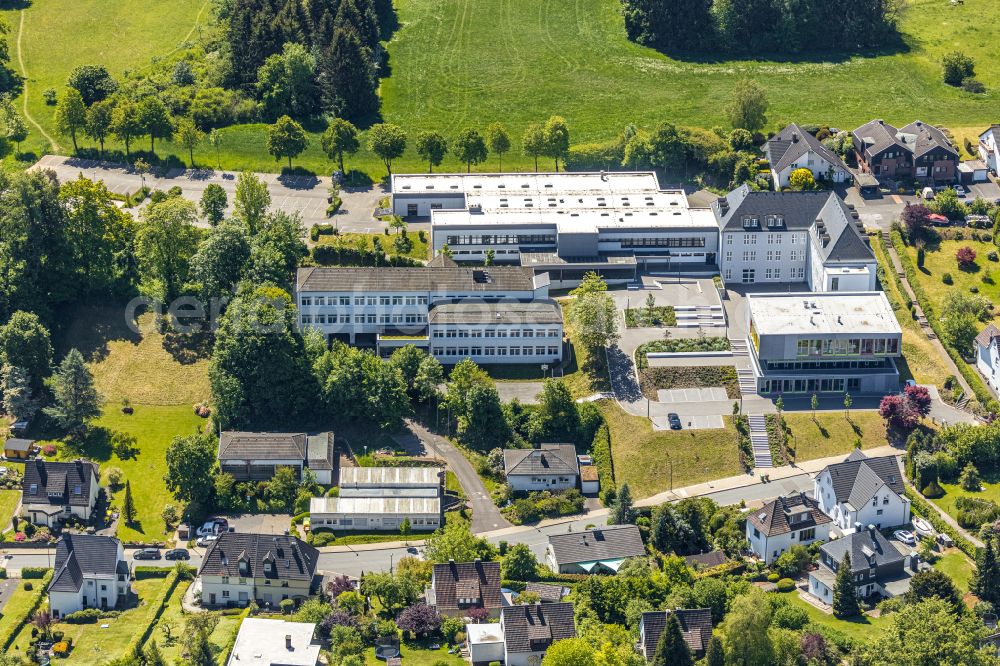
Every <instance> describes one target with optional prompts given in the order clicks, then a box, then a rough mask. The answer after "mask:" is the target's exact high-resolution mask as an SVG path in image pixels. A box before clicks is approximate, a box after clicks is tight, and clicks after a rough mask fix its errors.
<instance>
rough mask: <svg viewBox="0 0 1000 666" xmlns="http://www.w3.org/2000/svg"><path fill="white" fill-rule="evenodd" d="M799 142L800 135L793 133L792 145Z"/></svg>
mask: <svg viewBox="0 0 1000 666" xmlns="http://www.w3.org/2000/svg"><path fill="white" fill-rule="evenodd" d="M798 142H799V133H798V132H792V143H798Z"/></svg>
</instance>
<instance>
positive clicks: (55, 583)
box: [48, 533, 131, 620]
mask: <svg viewBox="0 0 1000 666" xmlns="http://www.w3.org/2000/svg"><path fill="white" fill-rule="evenodd" d="M54 572H55V573H53V575H52V582H51V583H49V589H48V595H49V611H50V612H51V613H52V618H53V619H55V620H59V619H62V618H65V617H66V616H67V615H69V614H70V613H75V612H77V611H81V610H83V609H84V608H99V609H101V610H112V609H115V608H119V607H121V606H123V605H124V604H125V602H126V600H127V599H128V595H129V592H130V590H131V587H130V583H129V581H130V580H131V573H130V571H129V566H128V561H126V559H125V551H124V549H123V548H122V542H121V541H119V540H118V539H115V538H113V537H106V536H95V535H90V534H69V533H67V534H64V535H63V536H62V538H60V539H59V542H58V543H57V544H56V559H55V568H54Z"/></svg>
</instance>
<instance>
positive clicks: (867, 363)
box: [762, 358, 893, 371]
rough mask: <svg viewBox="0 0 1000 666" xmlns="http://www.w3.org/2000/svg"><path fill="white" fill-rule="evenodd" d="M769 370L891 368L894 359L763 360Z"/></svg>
mask: <svg viewBox="0 0 1000 666" xmlns="http://www.w3.org/2000/svg"><path fill="white" fill-rule="evenodd" d="M762 363H764V365H765V366H766V367H767V370H768V371H778V370H824V371H829V370H879V369H886V370H891V369H892V367H893V365H892V361H890V360H889V359H886V358H880V359H873V360H864V361H863V360H840V361H768V360H762Z"/></svg>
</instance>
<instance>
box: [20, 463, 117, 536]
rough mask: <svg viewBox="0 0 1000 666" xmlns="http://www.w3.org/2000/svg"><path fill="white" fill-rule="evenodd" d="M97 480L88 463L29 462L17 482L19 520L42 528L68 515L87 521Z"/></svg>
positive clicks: (96, 492) (93, 467)
mask: <svg viewBox="0 0 1000 666" xmlns="http://www.w3.org/2000/svg"><path fill="white" fill-rule="evenodd" d="M99 480H100V476H99V474H98V467H97V463H94V462H90V461H89V460H74V461H72V462H53V461H47V460H42V459H41V458H38V459H35V460H29V461H27V462H26V463H25V464H24V478H23V479H22V482H21V517H23V518H26V519H27V520H29V521H31V522H32V523H34V524H36V525H45V526H46V527H54V526H57V525H59V524H61V523H62V522H63V521H64V520H65V519H66V518H68V517H70V516H75V517H76V518H78V519H79V520H82V521H87V520H90V517H91V514H92V513H93V510H94V505H95V504H97V498H98V495H99V494H100V486H99V484H98V483H99Z"/></svg>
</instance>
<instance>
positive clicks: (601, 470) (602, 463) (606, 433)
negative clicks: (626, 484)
mask: <svg viewBox="0 0 1000 666" xmlns="http://www.w3.org/2000/svg"><path fill="white" fill-rule="evenodd" d="M590 455H591V456H592V457H593V459H594V465H595V466H596V467H597V473H598V475H599V477H600V482H601V492H600V498H601V503H602V504H604V506H609V505H610V504H611V502H613V501H614V499H615V497H616V496H617V495H618V487H617V486H616V485H615V468H614V461H613V460H612V458H611V431H610V430H609V429H608V425H607V424H606V423H602V424H601V426H600V427H599V428H598V429H597V432H596V433H595V434H594V441H593V443H592V444H591V446H590Z"/></svg>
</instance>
